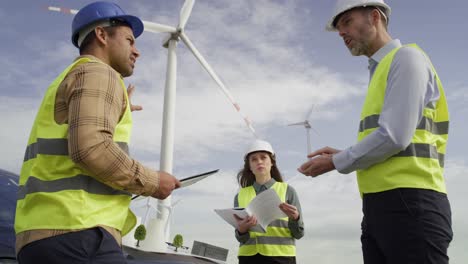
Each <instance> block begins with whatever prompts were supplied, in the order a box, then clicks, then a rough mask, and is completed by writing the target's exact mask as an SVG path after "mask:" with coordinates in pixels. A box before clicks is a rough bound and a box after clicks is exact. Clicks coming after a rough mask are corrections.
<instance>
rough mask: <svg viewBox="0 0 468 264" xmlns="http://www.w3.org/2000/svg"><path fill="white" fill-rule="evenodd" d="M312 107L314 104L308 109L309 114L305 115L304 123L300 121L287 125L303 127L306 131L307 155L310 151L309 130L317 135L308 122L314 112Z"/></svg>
mask: <svg viewBox="0 0 468 264" xmlns="http://www.w3.org/2000/svg"><path fill="white" fill-rule="evenodd" d="M314 107H315V104H314V105H312V107H311V108H310V110H309V112H308V113H307V115H306V116H305V120H304V121H301V122H298V123H292V124H288V126H304V128H305V129H306V138H307V154H309V153H311V151H312V149H311V146H310V130H311V129H312V130H314V132H315V133H317V135H318V132H317V130H315V129H314V128H312V126H311V125H310V121H309V117H310V115H311V114H312V112H313V111H314Z"/></svg>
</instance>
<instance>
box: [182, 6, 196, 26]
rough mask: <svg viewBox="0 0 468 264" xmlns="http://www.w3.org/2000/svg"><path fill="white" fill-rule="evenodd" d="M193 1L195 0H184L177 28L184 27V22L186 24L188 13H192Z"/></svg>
mask: <svg viewBox="0 0 468 264" xmlns="http://www.w3.org/2000/svg"><path fill="white" fill-rule="evenodd" d="M194 3H195V0H185V2H184V5H183V6H182V8H181V9H180V15H179V27H178V28H180V29H184V28H185V24H187V21H188V19H189V17H190V14H191V13H192V8H193V4H194Z"/></svg>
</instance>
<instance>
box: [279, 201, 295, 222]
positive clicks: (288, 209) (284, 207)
mask: <svg viewBox="0 0 468 264" xmlns="http://www.w3.org/2000/svg"><path fill="white" fill-rule="evenodd" d="M279 208H280V209H281V211H283V212H284V213H285V214H286V215H287V216H288V217H289V218H291V219H293V220H297V219H299V211H298V210H297V208H296V206H294V205H291V204H287V203H282V204H280V205H279Z"/></svg>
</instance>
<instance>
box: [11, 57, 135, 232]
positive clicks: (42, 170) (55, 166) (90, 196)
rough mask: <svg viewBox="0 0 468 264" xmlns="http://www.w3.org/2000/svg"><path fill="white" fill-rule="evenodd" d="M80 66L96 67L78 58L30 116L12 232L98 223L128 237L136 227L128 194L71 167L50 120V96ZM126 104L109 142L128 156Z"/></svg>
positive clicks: (60, 129)
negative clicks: (33, 115) (84, 64)
mask: <svg viewBox="0 0 468 264" xmlns="http://www.w3.org/2000/svg"><path fill="white" fill-rule="evenodd" d="M81 63H101V62H99V61H94V60H92V59H89V58H80V59H78V60H77V61H75V62H74V63H73V64H71V65H70V66H69V67H67V69H65V70H64V71H63V72H62V73H61V74H60V75H59V76H58V77H57V78H56V79H55V80H54V81H53V82H52V84H51V85H50V86H49V88H48V89H47V91H46V94H45V96H44V99H43V101H42V103H41V106H40V108H39V111H38V113H37V116H36V120H35V122H34V125H33V128H32V130H31V134H30V136H29V140H28V146H27V148H26V151H25V155H24V161H23V167H22V168H21V175H20V182H19V185H20V186H19V191H18V201H17V208H16V218H15V231H16V233H19V232H23V231H26V230H33V229H65V230H68V229H84V228H90V227H94V226H98V225H104V226H109V227H113V228H115V229H117V230H120V231H122V234H126V233H128V232H129V231H130V230H131V229H132V228H133V226H134V225H135V223H136V217H135V215H134V214H133V213H132V212H131V211H130V210H129V208H128V206H129V204H130V197H131V194H130V193H128V192H125V191H124V190H117V189H114V188H112V187H111V186H108V185H106V184H104V183H102V182H100V181H98V180H96V179H95V178H93V177H91V175H92V174H91V173H90V172H88V171H86V170H84V169H82V168H81V167H79V166H78V165H76V164H75V163H74V162H73V161H72V160H71V158H70V157H69V153H68V141H67V137H68V125H67V124H63V125H59V124H57V123H56V122H55V98H56V93H57V89H58V87H59V86H60V83H61V82H62V81H63V80H64V78H65V77H66V76H67V74H68V73H69V72H70V71H71V70H72V69H73V68H74V67H75V66H77V65H78V64H81ZM120 85H121V87H122V89H123V90H124V94H125V98H126V100H127V107H126V110H125V113H124V115H123V116H122V118H121V120H120V121H119V123H118V124H117V125H116V127H115V130H114V135H113V140H114V142H116V143H117V144H118V145H119V146H120V148H121V149H122V150H123V151H125V152H126V153H128V142H129V139H130V133H131V124H132V119H131V112H130V106H129V103H128V95H127V91H126V87H125V84H124V83H123V81H122V80H120Z"/></svg>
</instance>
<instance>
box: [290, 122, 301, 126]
mask: <svg viewBox="0 0 468 264" xmlns="http://www.w3.org/2000/svg"><path fill="white" fill-rule="evenodd" d="M304 124H305V122H299V123H293V124H289V125H288V126H299V125H304Z"/></svg>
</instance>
